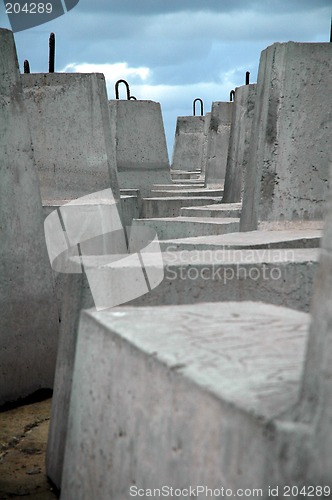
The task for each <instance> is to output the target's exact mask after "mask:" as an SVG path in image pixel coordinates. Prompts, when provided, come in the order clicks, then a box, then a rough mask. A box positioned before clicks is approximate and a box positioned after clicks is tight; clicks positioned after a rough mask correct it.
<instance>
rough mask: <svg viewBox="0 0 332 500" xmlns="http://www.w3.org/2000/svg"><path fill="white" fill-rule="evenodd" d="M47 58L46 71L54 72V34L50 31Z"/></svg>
mask: <svg viewBox="0 0 332 500" xmlns="http://www.w3.org/2000/svg"><path fill="white" fill-rule="evenodd" d="M48 43H49V60H48V72H49V73H54V68H55V34H54V33H51V34H50V38H49V42H48Z"/></svg>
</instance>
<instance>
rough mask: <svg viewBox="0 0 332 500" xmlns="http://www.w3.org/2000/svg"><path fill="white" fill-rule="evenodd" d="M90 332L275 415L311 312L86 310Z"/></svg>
mask: <svg viewBox="0 0 332 500" xmlns="http://www.w3.org/2000/svg"><path fill="white" fill-rule="evenodd" d="M86 314H87V315H88V316H90V321H89V324H90V325H92V324H93V323H94V322H96V323H97V324H98V325H99V326H98V327H96V328H94V327H92V326H91V328H93V329H94V331H95V334H96V335H98V334H102V335H103V336H104V335H105V336H108V335H110V337H112V338H114V336H116V337H118V338H119V339H121V342H124V343H125V344H130V345H131V346H132V347H134V348H136V349H138V350H139V351H141V352H142V353H143V354H144V355H145V356H147V359H151V357H152V358H154V359H155V360H157V361H159V362H160V363H162V364H164V365H166V366H167V369H169V370H171V371H174V370H176V371H177V372H181V373H182V375H183V376H184V377H186V378H188V379H190V380H191V381H192V382H193V383H194V384H197V385H199V386H201V388H202V389H203V390H204V391H209V392H210V393H212V394H213V395H214V396H215V397H216V398H217V399H221V400H223V402H224V403H226V404H229V405H231V406H235V407H237V408H238V409H240V410H243V411H246V412H249V413H250V414H251V415H252V416H255V417H257V416H259V417H262V418H266V419H270V418H275V417H277V416H278V415H280V414H281V413H283V412H284V411H285V410H287V409H288V408H290V407H291V406H292V405H293V404H294V403H296V401H297V399H298V396H299V386H300V381H301V377H302V370H303V363H304V356H305V347H306V340H307V331H308V323H309V315H308V314H306V313H302V312H297V311H293V310H290V309H286V308H282V307H278V306H273V305H266V304H262V303H253V302H242V303H241V304H239V303H236V302H228V303H224V304H221V303H220V304H218V305H216V304H215V303H214V304H212V303H202V304H195V305H183V306H159V307H142V308H140V309H137V308H130V307H123V308H121V309H120V308H117V309H113V310H109V311H103V312H99V313H97V312H94V311H93V310H89V311H85V312H84V313H83V315H84V316H85V315H86Z"/></svg>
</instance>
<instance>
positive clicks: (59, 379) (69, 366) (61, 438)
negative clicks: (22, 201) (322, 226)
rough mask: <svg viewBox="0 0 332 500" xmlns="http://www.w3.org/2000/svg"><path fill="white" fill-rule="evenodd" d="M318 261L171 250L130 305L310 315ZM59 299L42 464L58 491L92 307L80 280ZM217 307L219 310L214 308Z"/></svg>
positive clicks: (276, 253) (312, 253)
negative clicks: (263, 306)
mask: <svg viewBox="0 0 332 500" xmlns="http://www.w3.org/2000/svg"><path fill="white" fill-rule="evenodd" d="M146 257H147V256H146ZM317 260H318V250H317V249H316V250H299V249H296V250H292V251H290V250H289V249H286V250H268V251H266V250H248V249H247V250H246V249H245V250H243V249H242V250H235V251H232V250H228V251H227V250H226V249H222V248H219V249H214V250H213V251H211V250H207V251H198V250H193V251H187V250H183V251H177V249H176V247H175V245H170V244H169V245H168V247H167V248H164V253H163V261H164V268H165V277H164V280H163V281H162V283H161V284H160V285H159V286H158V287H157V288H156V289H154V290H153V291H151V292H150V293H149V294H147V295H145V296H144V297H140V298H138V299H135V300H133V301H131V302H130V305H134V306H136V307H144V306H146V305H151V306H160V305H166V304H168V305H178V304H198V303H201V302H211V301H214V302H218V301H222V302H227V301H229V300H236V301H245V300H249V299H250V300H254V301H262V300H264V301H267V302H269V303H272V304H277V305H287V306H288V307H291V308H293V309H297V310H301V311H308V309H309V303H310V300H311V295H312V288H313V279H314V273H315V271H316V265H317ZM148 262H149V266H151V267H152V266H153V263H154V262H155V265H156V266H157V265H158V256H156V254H153V253H152V254H150V255H149V256H148ZM134 272H135V269H134V267H133V273H134ZM63 294H64V296H66V297H67V298H68V299H67V300H66V301H65V303H64V308H63V311H62V314H63V321H62V323H61V336H60V342H59V354H58V361H57V371H56V378H55V387H54V395H53V410H52V418H51V425H50V436H49V443H48V450H47V462H46V463H47V473H48V475H49V476H50V477H51V479H52V481H53V482H54V483H55V484H56V485H57V486H58V487H59V486H60V482H61V471H62V463H63V454H64V445H65V440H66V432H67V420H68V412H69V395H70V392H71V384H72V376H73V370H74V359H75V352H76V338H77V325H78V318H79V314H80V311H81V310H82V308H86V307H92V306H93V301H92V296H91V292H90V290H89V287H88V283H87V280H86V279H85V277H84V276H83V275H79V276H77V275H70V276H68V278H67V282H66V286H65V288H64V291H63ZM217 307H219V304H218V306H217V304H216V309H217ZM241 307H242V305H241Z"/></svg>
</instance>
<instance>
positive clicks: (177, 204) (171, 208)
mask: <svg viewBox="0 0 332 500" xmlns="http://www.w3.org/2000/svg"><path fill="white" fill-rule="evenodd" d="M221 201H222V197H219V198H208V197H204V196H193V197H190V196H184V197H174V196H173V197H171V198H162V197H158V198H143V200H142V212H141V217H142V218H147V219H150V218H152V217H177V216H178V215H180V210H181V208H182V207H195V206H202V205H207V204H212V203H215V204H220V203H221Z"/></svg>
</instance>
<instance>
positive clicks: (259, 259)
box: [130, 244, 319, 312]
mask: <svg viewBox="0 0 332 500" xmlns="http://www.w3.org/2000/svg"><path fill="white" fill-rule="evenodd" d="M318 253H319V251H318V249H317V248H307V249H299V248H289V249H266V248H265V249H223V248H220V247H219V248H214V249H210V248H209V249H205V250H198V249H196V250H194V249H192V250H187V249H185V248H184V249H180V250H179V249H177V247H176V245H172V244H168V246H164V247H163V260H164V266H165V276H164V280H163V281H162V283H161V284H160V285H159V286H158V287H157V288H155V289H154V290H152V291H151V292H150V293H149V294H148V295H146V296H144V297H140V298H137V299H135V300H133V301H131V302H130V305H135V306H145V305H149V306H150V305H151V306H158V305H163V304H169V305H172V304H173V305H176V304H193V303H197V302H212V301H213V302H217V301H220V302H225V301H228V300H236V301H243V300H252V301H264V302H268V303H270V304H275V305H281V306H285V307H289V308H292V309H297V310H299V311H304V312H308V311H309V307H310V302H311V298H312V292H313V283H314V276H315V272H316V270H317V261H318ZM154 258H155V257H154V255H151V256H150V259H151V262H153V259H154Z"/></svg>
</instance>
